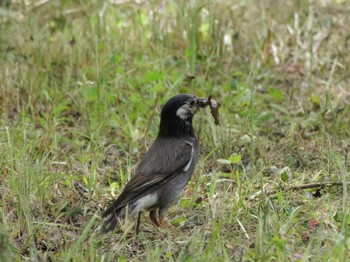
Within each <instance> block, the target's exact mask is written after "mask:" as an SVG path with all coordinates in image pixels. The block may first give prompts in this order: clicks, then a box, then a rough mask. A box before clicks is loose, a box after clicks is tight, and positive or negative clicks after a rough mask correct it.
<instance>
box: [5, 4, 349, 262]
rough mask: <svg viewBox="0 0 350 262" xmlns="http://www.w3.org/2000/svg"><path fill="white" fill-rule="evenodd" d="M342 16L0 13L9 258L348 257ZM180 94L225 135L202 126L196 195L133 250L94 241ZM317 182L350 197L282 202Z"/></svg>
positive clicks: (126, 9)
mask: <svg viewBox="0 0 350 262" xmlns="http://www.w3.org/2000/svg"><path fill="white" fill-rule="evenodd" d="M349 8H350V5H349V3H347V2H346V1H341V0H340V1H335V0H334V1H333V0H325V1H306V0H300V1H271V0H264V1H244V0H241V1H204V2H203V1H182V0H181V1H156V0H155V1H139V2H135V3H133V2H127V1H125V2H122V1H120V2H118V1H109V2H105V1H65V0H61V1H52V0H51V1H50V0H48V1H16V0H12V1H1V2H0V31H1V34H0V116H1V117H0V150H1V154H0V172H1V181H0V197H1V199H2V201H1V205H0V221H1V223H0V260H2V261H14V260H15V261H20V260H25V261H62V260H66V261H129V260H136V261H137V260H148V261H157V260H166V261H168V260H169V261H236V260H237V261H257V260H260V261H270V260H273V261H286V260H288V261H289V260H291V261H309V260H312V261H322V260H331V261H346V260H347V259H349V258H348V254H349V243H350V242H349V236H348V234H349V229H348V226H349V206H348V201H349V196H348V187H347V183H348V174H349V167H350V164H349V145H350V140H349V127H350V117H349V114H350V106H349V101H350V100H349V97H350V93H349V92H350V91H349V90H350V88H349V84H348V83H349V59H350V57H349V55H348V50H349V35H350V30H349V29H348V26H347V25H348V24H349V22H350V21H349V19H350V18H349V16H348V10H349ZM177 93H193V94H196V95H198V96H207V95H209V94H212V95H213V97H214V98H215V99H216V100H218V101H220V102H221V104H222V107H221V110H220V114H221V122H222V125H221V126H220V127H217V126H215V125H214V122H213V119H212V117H211V116H210V112H208V111H202V112H200V113H199V114H197V116H196V119H195V123H194V124H195V128H196V130H197V133H198V136H199V138H200V146H201V151H200V152H201V156H200V161H199V164H198V166H197V170H196V172H195V174H194V176H193V179H192V180H191V182H190V183H189V185H188V187H187V190H186V193H185V195H184V197H183V198H182V199H181V201H180V202H179V204H178V205H177V206H175V207H173V208H172V209H171V211H170V213H169V217H168V221H169V222H170V226H169V227H168V228H166V229H161V230H158V229H156V228H154V227H153V226H152V224H151V223H150V221H149V219H148V217H147V216H143V217H142V220H143V224H142V232H141V234H140V236H139V238H140V239H139V249H138V250H135V249H133V248H132V242H133V237H130V236H129V234H128V232H129V231H130V230H132V228H128V225H126V230H125V232H124V233H123V232H114V233H113V234H109V235H107V236H101V235H98V234H97V233H96V232H95V231H94V230H95V229H96V228H97V227H98V226H99V225H100V223H101V218H100V215H101V213H102V211H103V209H104V207H105V205H106V204H107V203H108V201H110V200H111V199H113V198H115V197H116V196H117V195H118V194H119V193H120V191H121V190H122V188H123V185H124V184H125V183H126V182H127V181H128V179H129V178H130V176H131V174H132V168H133V166H134V165H135V164H136V163H137V162H138V161H139V160H140V159H141V157H142V156H143V154H144V152H145V151H146V149H147V148H148V146H150V144H151V143H152V140H153V139H154V138H155V136H156V135H157V131H158V122H159V117H158V115H159V113H160V110H161V106H162V104H163V103H164V102H165V101H166V100H167V99H169V98H170V97H171V96H173V95H175V94H177ZM320 181H342V183H343V186H333V187H324V188H321V189H309V190H301V191H285V190H282V189H283V188H287V187H288V186H295V185H302V184H305V183H310V182H320ZM281 188H282V189H281ZM280 189H281V190H280ZM272 190H277V192H276V194H273V195H268V194H267V192H270V191H272ZM257 192H262V193H261V194H260V195H258V197H255V198H254V199H252V198H251V196H253V195H254V194H256V193H257Z"/></svg>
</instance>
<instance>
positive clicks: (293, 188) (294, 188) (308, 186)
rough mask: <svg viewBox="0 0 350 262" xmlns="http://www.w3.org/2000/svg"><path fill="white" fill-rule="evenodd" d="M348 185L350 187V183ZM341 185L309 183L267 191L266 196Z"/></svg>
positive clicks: (255, 195)
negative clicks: (281, 192)
mask: <svg viewBox="0 0 350 262" xmlns="http://www.w3.org/2000/svg"><path fill="white" fill-rule="evenodd" d="M347 184H348V185H350V182H349V183H347ZM341 185H343V182H341V181H324V182H317V183H309V184H303V185H297V186H287V187H282V186H280V187H279V189H276V190H271V191H266V192H265V194H266V196H272V195H275V194H276V193H277V192H279V191H283V192H288V191H300V190H304V189H311V188H319V187H325V186H327V187H330V186H341ZM261 194H263V191H258V192H256V193H255V194H253V195H251V196H250V197H248V200H254V199H255V198H256V197H258V196H260V195H261Z"/></svg>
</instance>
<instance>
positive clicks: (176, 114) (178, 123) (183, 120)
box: [159, 94, 204, 137]
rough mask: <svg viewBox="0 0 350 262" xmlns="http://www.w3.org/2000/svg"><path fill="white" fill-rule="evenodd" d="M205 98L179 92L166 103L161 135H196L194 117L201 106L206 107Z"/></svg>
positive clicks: (162, 114) (162, 117) (160, 129)
mask: <svg viewBox="0 0 350 262" xmlns="http://www.w3.org/2000/svg"><path fill="white" fill-rule="evenodd" d="M203 101H204V99H203V98H198V97H196V96H194V95H184V94H179V95H176V96H174V97H172V98H171V99H170V100H169V101H168V102H166V103H165V105H164V107H163V109H162V112H161V119H160V126H159V136H163V137H181V136H187V135H191V136H194V131H193V127H192V119H193V116H194V114H195V113H196V112H197V111H198V109H199V108H201V107H204V105H203Z"/></svg>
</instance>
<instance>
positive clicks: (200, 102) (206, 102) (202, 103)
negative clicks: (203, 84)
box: [196, 97, 210, 108]
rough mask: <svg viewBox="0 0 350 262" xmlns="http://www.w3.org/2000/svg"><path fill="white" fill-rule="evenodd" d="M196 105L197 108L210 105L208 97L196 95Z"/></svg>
mask: <svg viewBox="0 0 350 262" xmlns="http://www.w3.org/2000/svg"><path fill="white" fill-rule="evenodd" d="M196 104H197V107H198V108H205V107H207V106H208V105H210V98H201V97H197V103H196Z"/></svg>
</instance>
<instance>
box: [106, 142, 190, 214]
mask: <svg viewBox="0 0 350 262" xmlns="http://www.w3.org/2000/svg"><path fill="white" fill-rule="evenodd" d="M193 161H196V142H195V141H194V140H192V139H188V140H180V139H161V138H157V139H156V140H155V141H154V143H153V145H152V146H151V147H150V148H149V150H148V151H147V153H146V155H145V157H144V159H143V160H142V161H141V162H140V164H139V165H138V167H137V168H136V172H135V175H134V176H133V177H132V178H131V180H130V181H129V182H128V183H127V184H126V186H125V188H124V190H123V192H122V193H121V194H120V195H119V197H118V198H117V200H116V201H115V202H114V204H113V205H112V206H111V207H110V208H108V209H107V210H106V211H105V212H104V214H103V216H104V217H105V216H107V215H109V214H111V213H113V212H116V210H118V209H120V208H122V207H124V206H126V205H128V204H130V203H132V202H134V201H136V200H138V199H139V198H141V197H143V196H144V195H146V194H147V193H149V192H152V191H154V190H156V189H157V188H158V187H159V186H161V185H162V184H164V183H165V182H167V181H169V180H170V179H171V178H173V177H174V176H175V175H177V174H178V173H180V172H185V171H187V170H188V169H189V167H190V165H191V163H192V162H193Z"/></svg>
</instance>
